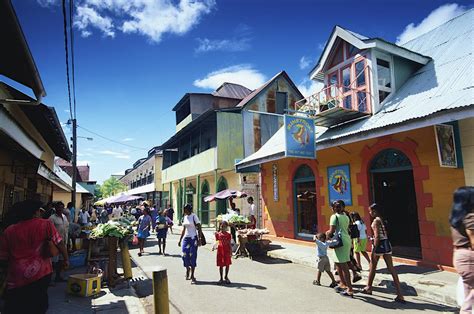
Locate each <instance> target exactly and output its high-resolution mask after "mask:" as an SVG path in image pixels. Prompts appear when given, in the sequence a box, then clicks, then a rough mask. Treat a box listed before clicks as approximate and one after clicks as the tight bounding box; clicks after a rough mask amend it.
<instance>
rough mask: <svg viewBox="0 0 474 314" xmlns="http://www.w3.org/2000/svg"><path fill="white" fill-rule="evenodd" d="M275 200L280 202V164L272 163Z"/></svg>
mask: <svg viewBox="0 0 474 314" xmlns="http://www.w3.org/2000/svg"><path fill="white" fill-rule="evenodd" d="M272 181H273V200H274V201H275V202H278V166H277V164H273V165H272Z"/></svg>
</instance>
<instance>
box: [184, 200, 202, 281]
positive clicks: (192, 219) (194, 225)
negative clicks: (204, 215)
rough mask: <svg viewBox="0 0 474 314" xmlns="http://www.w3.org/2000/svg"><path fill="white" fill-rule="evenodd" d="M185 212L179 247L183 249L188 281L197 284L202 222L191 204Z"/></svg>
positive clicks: (186, 207) (187, 205)
mask: <svg viewBox="0 0 474 314" xmlns="http://www.w3.org/2000/svg"><path fill="white" fill-rule="evenodd" d="M183 211H184V217H183V231H182V232H181V237H180V238H179V242H178V246H181V248H182V249H181V250H182V253H183V264H184V267H186V280H191V283H196V278H195V277H194V269H195V268H196V260H197V251H198V246H199V245H200V241H199V236H198V235H199V233H200V231H201V222H200V221H199V218H198V217H197V216H196V215H195V214H194V213H193V206H192V205H191V204H186V205H185V206H184V209H183ZM181 244H182V245H181Z"/></svg>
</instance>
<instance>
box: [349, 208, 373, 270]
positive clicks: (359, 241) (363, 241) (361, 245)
mask: <svg viewBox="0 0 474 314" xmlns="http://www.w3.org/2000/svg"><path fill="white" fill-rule="evenodd" d="M351 218H352V221H353V222H354V223H355V224H356V226H357V229H359V237H358V238H356V239H354V253H355V257H356V260H357V265H358V266H359V268H360V269H362V264H361V263H360V254H361V253H362V255H364V257H365V259H366V260H367V263H368V264H369V265H370V258H369V254H367V227H366V226H365V224H364V221H363V220H362V218H361V217H360V215H359V213H357V212H352V213H351Z"/></svg>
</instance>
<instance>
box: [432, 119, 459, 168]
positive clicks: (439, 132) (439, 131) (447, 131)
mask: <svg viewBox="0 0 474 314" xmlns="http://www.w3.org/2000/svg"><path fill="white" fill-rule="evenodd" d="M434 128H435V132H436V144H437V147H438V157H439V165H440V166H441V167H448V168H457V167H458V161H457V157H456V141H455V140H454V128H453V126H452V125H449V124H437V125H435V126H434Z"/></svg>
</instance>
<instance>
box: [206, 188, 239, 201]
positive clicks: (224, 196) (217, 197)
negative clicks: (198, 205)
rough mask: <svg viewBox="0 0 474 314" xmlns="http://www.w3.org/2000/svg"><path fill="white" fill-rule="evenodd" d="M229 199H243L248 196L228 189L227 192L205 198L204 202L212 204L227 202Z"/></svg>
mask: <svg viewBox="0 0 474 314" xmlns="http://www.w3.org/2000/svg"><path fill="white" fill-rule="evenodd" d="M229 197H232V198H242V197H247V194H245V193H244V192H241V191H237V190H230V189H227V190H223V191H220V192H217V193H216V194H213V195H209V196H206V197H205V198H204V202H212V201H215V200H226V199H228V198H229Z"/></svg>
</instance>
